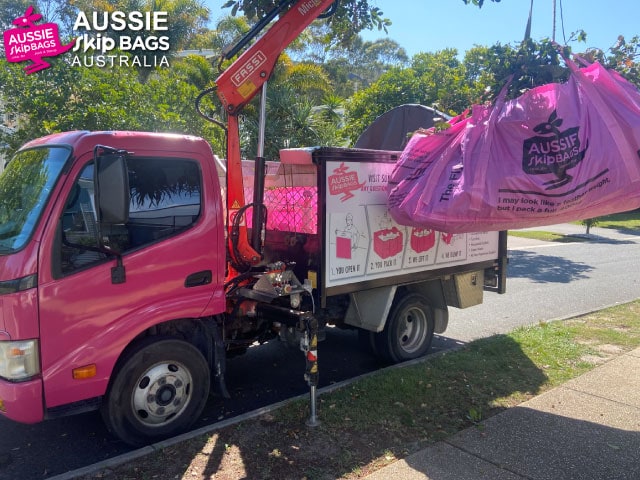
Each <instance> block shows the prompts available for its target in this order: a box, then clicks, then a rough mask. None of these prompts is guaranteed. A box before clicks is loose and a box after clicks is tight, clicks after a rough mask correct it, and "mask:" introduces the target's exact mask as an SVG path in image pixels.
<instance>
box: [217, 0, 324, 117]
mask: <svg viewBox="0 0 640 480" xmlns="http://www.w3.org/2000/svg"><path fill="white" fill-rule="evenodd" d="M334 1H335V0H299V1H297V2H295V3H294V4H293V5H292V6H291V7H290V8H289V10H287V12H286V13H285V14H284V15H282V16H281V17H280V18H279V19H278V20H277V21H276V22H275V23H274V24H273V26H271V28H270V29H269V30H268V31H267V32H266V33H265V34H264V35H263V36H262V37H260V38H259V39H258V40H257V41H256V42H255V43H254V44H253V45H251V46H250V47H249V48H247V50H245V51H244V53H243V54H242V55H240V57H238V59H237V60H236V61H235V62H233V64H231V65H230V66H229V67H228V68H227V69H226V70H225V71H224V72H222V74H221V75H220V76H219V77H218V78H217V79H216V85H217V87H218V97H219V98H220V101H221V102H222V105H223V106H224V108H225V110H226V111H227V113H228V114H230V115H237V114H238V113H239V111H240V110H241V109H242V107H244V105H246V104H247V102H249V101H250V100H251V99H252V98H253V97H254V96H255V95H256V94H257V93H258V92H259V91H260V89H261V88H262V85H263V84H264V82H266V81H267V80H268V79H269V77H270V76H271V72H273V69H274V67H275V64H276V61H277V60H278V57H279V56H280V54H281V53H282V52H283V51H284V49H285V48H287V47H288V46H289V44H290V43H291V42H293V41H294V40H295V39H296V38H297V37H298V35H300V33H302V31H303V30H304V29H305V28H307V26H309V25H310V24H311V23H312V22H313V21H314V20H315V19H316V18H318V17H319V16H320V15H322V13H323V12H324V11H325V10H327V8H329V6H331V4H332V3H334Z"/></svg>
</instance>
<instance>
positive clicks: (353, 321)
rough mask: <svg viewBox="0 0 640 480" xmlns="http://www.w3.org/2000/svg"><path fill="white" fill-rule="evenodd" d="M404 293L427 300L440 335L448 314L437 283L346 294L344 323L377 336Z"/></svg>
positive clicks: (437, 280) (436, 331) (440, 287)
mask: <svg viewBox="0 0 640 480" xmlns="http://www.w3.org/2000/svg"><path fill="white" fill-rule="evenodd" d="M407 292H414V293H419V294H421V295H423V296H424V297H426V298H427V300H428V301H429V306H430V307H431V310H432V313H433V319H434V332H435V333H443V332H444V331H445V330H446V329H447V326H448V324H449V310H448V308H447V301H446V299H445V294H444V288H443V286H442V282H441V281H440V279H436V280H427V281H423V282H416V283H411V284H408V285H403V286H397V285H389V286H385V287H379V288H373V289H369V290H362V291H358V292H353V293H351V294H350V302H349V308H348V309H347V312H346V314H345V323H346V324H348V325H352V326H354V327H358V328H361V329H364V330H368V331H370V332H375V333H379V332H381V331H382V330H384V327H385V325H386V323H387V318H388V316H389V312H390V311H391V307H392V306H393V303H394V302H396V301H397V299H398V298H400V297H401V296H403V295H406V294H407Z"/></svg>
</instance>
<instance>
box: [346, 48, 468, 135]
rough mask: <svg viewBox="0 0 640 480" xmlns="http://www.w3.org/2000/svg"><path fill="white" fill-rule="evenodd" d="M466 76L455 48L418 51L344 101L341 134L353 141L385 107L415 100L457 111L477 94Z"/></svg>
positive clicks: (451, 111) (445, 109) (439, 108)
mask: <svg viewBox="0 0 640 480" xmlns="http://www.w3.org/2000/svg"><path fill="white" fill-rule="evenodd" d="M479 90H480V88H479V86H477V85H475V84H473V82H471V81H469V80H468V79H467V77H466V69H465V66H464V65H463V64H462V63H461V62H460V61H459V60H458V59H457V50H455V49H447V50H442V51H439V52H436V53H420V54H418V55H415V56H414V57H413V59H412V60H411V66H410V67H408V68H393V69H391V70H389V71H388V72H387V73H385V74H383V75H382V76H380V78H379V79H378V80H377V81H376V82H374V83H372V84H371V85H370V86H369V87H367V88H365V89H363V90H360V91H359V92H357V93H356V94H354V95H353V97H351V99H350V100H349V102H347V119H348V120H347V126H346V127H345V129H344V132H343V133H344V135H345V136H346V137H347V138H349V139H350V140H351V141H352V142H355V141H356V139H357V138H358V137H359V136H360V134H361V133H362V132H363V131H364V129H365V128H367V126H369V125H370V124H371V122H373V121H374V120H375V119H376V118H377V117H378V116H380V115H382V114H383V113H385V112H386V111H388V110H390V109H392V108H394V107H397V106H399V105H402V104H405V103H419V104H422V105H426V106H429V107H433V108H436V109H437V110H440V111H443V112H445V113H449V114H456V113H460V112H461V111H462V110H464V109H465V108H467V107H468V106H469V105H471V103H472V101H473V99H474V98H476V97H477V96H478V95H479Z"/></svg>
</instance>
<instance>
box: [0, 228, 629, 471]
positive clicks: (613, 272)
mask: <svg viewBox="0 0 640 480" xmlns="http://www.w3.org/2000/svg"><path fill="white" fill-rule="evenodd" d="M580 229H581V227H578V230H577V231H578V232H579V231H581V230H580ZM545 230H546V228H545ZM595 233H596V234H597V235H598V234H602V236H596V237H595V239H592V240H591V241H589V242H585V243H571V244H556V243H552V244H549V243H544V242H536V241H532V240H526V239H516V238H514V237H510V240H509V248H510V250H511V252H510V258H511V260H510V265H509V277H510V278H509V280H508V282H507V290H508V291H507V294H505V295H497V294H490V293H487V294H485V300H484V304H483V305H479V306H476V307H472V308H469V309H465V310H458V309H453V308H452V309H451V310H450V320H449V329H448V330H447V334H446V336H440V337H437V338H436V339H434V344H433V351H438V350H443V349H448V348H451V347H453V346H455V345H459V344H460V343H465V342H468V341H470V340H473V339H475V338H481V337H486V336H490V335H492V334H495V333H506V332H509V331H511V330H513V329H514V328H515V327H517V326H520V325H528V324H532V323H536V322H538V321H541V320H545V321H548V320H553V319H559V318H565V317H568V316H573V315H575V314H579V313H586V312H588V311H593V310H597V309H600V308H602V307H605V306H609V305H613V304H616V303H624V302H627V301H631V300H634V299H636V298H638V297H640V268H639V267H640V236H638V237H636V236H633V235H628V234H624V233H621V234H617V233H615V232H610V231H604V230H602V231H598V230H596V231H595ZM604 235H606V237H605V236H604ZM319 354H320V367H321V379H322V385H321V386H324V385H328V384H331V383H334V382H339V381H342V380H345V379H347V378H351V377H354V376H357V375H360V374H362V373H366V372H370V371H373V370H375V369H377V368H380V364H378V362H377V361H376V360H375V359H374V358H372V357H371V356H369V355H368V354H367V353H365V352H363V351H362V350H360V349H359V348H358V342H357V335H356V334H355V333H354V332H351V331H339V330H334V331H331V332H329V333H328V336H327V341H326V342H323V343H321V344H320V349H319ZM303 372H304V358H303V356H302V353H301V352H299V351H297V350H295V349H287V348H286V347H284V346H283V345H280V344H278V343H275V342H274V343H273V344H272V345H265V346H262V347H258V348H254V349H250V351H249V353H248V354H246V355H244V356H242V357H238V358H236V359H232V360H231V361H229V364H228V371H227V384H228V387H229V390H230V392H231V394H232V397H233V399H232V400H225V401H223V400H221V399H212V400H211V401H210V403H209V405H208V406H207V408H206V410H205V414H204V415H203V417H202V418H201V419H200V421H199V422H198V424H197V425H196V427H201V426H204V425H207V424H211V423H215V422H217V421H219V420H221V419H227V418H230V417H233V416H235V415H239V414H240V413H243V412H246V411H250V410H253V409H255V408H259V407H261V406H265V405H269V404H271V403H273V402H276V401H280V400H283V399H286V398H290V397H292V396H296V395H299V394H302V393H305V392H307V387H306V384H305V383H304V381H303V379H302V375H303ZM0 432H1V433H0V479H3V480H4V479H7V480H9V479H12V480H13V479H18V478H19V479H45V478H47V477H50V476H54V475H58V474H61V473H64V472H67V471H70V470H74V469H77V468H80V467H83V466H86V465H89V464H92V463H95V462H98V461H101V460H104V459H107V458H111V457H114V456H116V455H119V454H121V453H124V452H127V451H129V450H130V449H129V448H128V447H127V446H126V445H123V444H122V443H120V442H118V441H116V440H114V439H113V438H111V437H110V436H109V435H108V434H107V432H106V431H105V429H104V426H103V425H102V422H101V420H100V416H99V415H98V414H97V413H88V414H83V415H79V416H75V417H68V418H62V419H58V420H53V421H48V422H44V423H42V424H37V425H21V424H16V423H13V422H10V421H8V420H6V419H3V418H0Z"/></svg>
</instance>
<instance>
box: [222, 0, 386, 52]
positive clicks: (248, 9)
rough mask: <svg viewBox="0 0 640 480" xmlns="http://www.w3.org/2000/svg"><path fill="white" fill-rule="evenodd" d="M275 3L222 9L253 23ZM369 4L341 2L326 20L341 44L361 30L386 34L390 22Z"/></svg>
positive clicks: (243, 1)
mask: <svg viewBox="0 0 640 480" xmlns="http://www.w3.org/2000/svg"><path fill="white" fill-rule="evenodd" d="M277 3H279V2H276V1H273V0H229V1H227V2H226V3H225V4H223V5H222V8H223V9H224V8H230V9H231V15H233V16H235V15H237V14H238V13H242V14H244V16H246V17H247V18H248V19H249V20H250V21H255V20H257V19H259V18H262V17H263V16H264V15H265V14H266V13H267V12H269V11H270V10H271V9H272V8H273V7H274V5H276V4H277ZM370 3H371V2H369V0H341V1H340V2H339V3H338V8H337V11H336V12H335V14H334V15H332V16H331V17H330V18H329V20H328V21H329V23H330V25H331V30H332V32H333V36H334V37H335V38H336V39H339V40H340V41H341V42H349V41H350V40H352V39H353V37H354V36H355V35H357V34H358V33H359V32H361V31H362V30H368V29H373V28H377V29H378V30H384V31H385V32H386V31H387V27H388V26H389V25H391V21H390V20H388V19H386V18H384V17H383V16H382V15H383V12H382V10H380V9H379V8H378V7H375V6H372V5H370Z"/></svg>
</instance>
